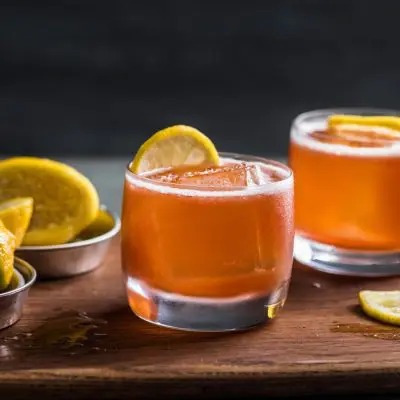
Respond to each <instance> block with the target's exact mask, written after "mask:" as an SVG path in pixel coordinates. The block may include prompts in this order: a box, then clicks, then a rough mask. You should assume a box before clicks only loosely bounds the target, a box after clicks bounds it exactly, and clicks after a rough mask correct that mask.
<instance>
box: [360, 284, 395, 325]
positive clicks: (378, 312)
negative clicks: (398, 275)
mask: <svg viewBox="0 0 400 400" xmlns="http://www.w3.org/2000/svg"><path fill="white" fill-rule="evenodd" d="M358 298H359V301H360V305H361V308H362V309H363V311H364V312H365V313H366V314H367V315H369V316H370V317H371V318H374V319H376V320H379V321H382V322H386V323H388V324H392V325H400V290H389V291H380V290H361V291H360V292H359V294H358Z"/></svg>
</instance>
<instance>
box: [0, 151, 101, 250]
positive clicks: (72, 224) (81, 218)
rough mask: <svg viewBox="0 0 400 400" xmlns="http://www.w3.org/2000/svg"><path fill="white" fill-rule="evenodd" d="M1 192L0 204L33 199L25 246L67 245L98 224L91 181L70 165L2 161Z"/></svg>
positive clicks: (28, 159) (18, 159)
mask: <svg viewBox="0 0 400 400" xmlns="http://www.w3.org/2000/svg"><path fill="white" fill-rule="evenodd" d="M0 188H1V190H0V202H1V201H5V200H10V199H13V198H15V197H32V198H33V202H34V204H33V213H32V218H31V221H30V224H29V227H28V230H27V232H26V234H25V236H24V239H23V242H22V244H23V245H53V244H62V243H66V242H68V241H70V240H71V239H73V238H74V237H75V236H76V235H77V234H78V233H79V232H81V231H82V230H83V229H85V228H86V227H87V226H89V225H90V224H91V223H92V222H93V221H94V220H95V218H96V217H97V214H98V211H99V207H100V204H99V196H98V193H97V191H96V189H95V187H94V186H93V184H92V183H91V182H90V180H89V179H87V178H86V177H85V176H84V175H82V174H81V173H80V172H78V171H77V170H76V169H74V168H73V167H71V166H69V165H66V164H64V163H61V162H58V161H54V160H49V159H45V158H36V157H12V158H8V159H4V160H1V161H0Z"/></svg>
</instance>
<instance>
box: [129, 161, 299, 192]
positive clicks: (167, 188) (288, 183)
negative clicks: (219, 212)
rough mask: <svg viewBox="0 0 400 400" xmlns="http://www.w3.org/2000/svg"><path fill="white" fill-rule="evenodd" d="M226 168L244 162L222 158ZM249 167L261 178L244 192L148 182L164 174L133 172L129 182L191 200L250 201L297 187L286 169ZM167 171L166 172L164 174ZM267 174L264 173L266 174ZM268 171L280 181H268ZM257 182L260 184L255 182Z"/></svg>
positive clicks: (272, 165) (273, 166)
mask: <svg viewBox="0 0 400 400" xmlns="http://www.w3.org/2000/svg"><path fill="white" fill-rule="evenodd" d="M221 161H222V165H224V164H228V163H229V164H236V163H238V164H239V163H242V162H243V161H241V160H236V159H232V158H225V157H222V158H221ZM246 164H247V165H249V166H253V167H254V170H255V171H256V174H257V176H254V175H253V177H249V181H248V186H247V187H241V188H233V189H229V190H226V189H225V190H218V189H217V190H215V188H214V189H213V190H210V187H207V186H203V187H201V186H200V185H197V186H196V187H190V186H188V185H184V184H171V183H168V182H162V181H156V180H152V179H150V178H147V176H149V175H154V174H156V173H158V172H163V170H158V171H150V172H148V173H144V174H140V175H135V174H133V173H131V172H130V171H126V174H125V177H126V179H127V180H128V181H129V182H130V183H131V184H132V185H134V186H137V187H141V188H144V189H148V190H152V191H156V192H159V193H163V194H174V195H179V196H190V197H195V196H197V197H247V196H254V195H260V194H269V195H273V194H278V193H281V192H284V191H286V190H289V189H290V188H291V187H292V186H293V176H292V175H291V174H290V173H289V172H288V171H286V170H284V169H283V168H282V167H279V166H278V165H274V164H264V163H262V162H257V161H251V162H247V161H246ZM164 171H165V170H164ZM263 171H264V172H263ZM265 171H268V172H270V173H271V175H272V174H275V176H276V175H278V176H279V177H280V180H275V181H270V180H268V172H265ZM255 180H257V182H255Z"/></svg>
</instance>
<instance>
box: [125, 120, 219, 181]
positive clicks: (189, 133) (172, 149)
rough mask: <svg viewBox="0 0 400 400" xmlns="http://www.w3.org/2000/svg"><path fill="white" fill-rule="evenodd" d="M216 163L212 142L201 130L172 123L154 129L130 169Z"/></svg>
mask: <svg viewBox="0 0 400 400" xmlns="http://www.w3.org/2000/svg"><path fill="white" fill-rule="evenodd" d="M203 163H210V164H214V165H218V164H219V155H218V152H217V150H216V148H215V146H214V144H213V142H212V141H211V140H210V139H209V138H208V137H207V136H206V135H204V134H203V133H202V132H200V131H199V130H197V129H196V128H193V127H191V126H186V125H174V126H171V127H168V128H165V129H163V130H160V131H158V132H156V133H155V134H154V135H152V136H151V137H150V138H149V139H148V140H147V141H146V142H144V143H143V144H142V146H141V147H140V148H139V151H138V152H137V153H136V155H135V158H134V160H133V161H132V163H131V166H130V170H131V171H132V172H134V173H137V174H140V173H143V172H147V171H151V170H156V169H160V168H168V167H176V166H181V165H200V164H203Z"/></svg>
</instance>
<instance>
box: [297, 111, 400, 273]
mask: <svg viewBox="0 0 400 400" xmlns="http://www.w3.org/2000/svg"><path fill="white" fill-rule="evenodd" d="M335 114H344V115H345V116H346V114H352V115H359V114H361V115H372V116H373V115H375V116H379V115H390V112H387V111H386V112H385V111H379V110H364V111H362V110H321V111H314V112H309V113H305V114H302V115H300V116H299V117H298V118H297V119H296V120H295V121H294V123H293V125H292V132H291V144H290V166H291V168H292V170H293V172H294V176H295V198H296V207H295V226H296V245H295V257H296V258H297V259H298V260H299V261H301V262H304V263H305V264H309V265H311V266H314V267H316V268H319V269H321V270H325V271H329V272H337V273H346V274H357V275H362V274H365V275H384V274H392V273H398V272H400V267H399V266H400V264H399V262H400V257H399V254H400V223H399V221H400V133H399V132H395V131H393V130H391V129H388V128H386V127H379V126H377V127H373V126H355V125H347V126H344V125H343V126H342V127H341V128H340V129H337V128H332V127H329V126H327V119H328V117H329V116H331V115H335Z"/></svg>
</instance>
